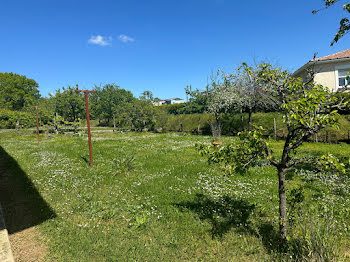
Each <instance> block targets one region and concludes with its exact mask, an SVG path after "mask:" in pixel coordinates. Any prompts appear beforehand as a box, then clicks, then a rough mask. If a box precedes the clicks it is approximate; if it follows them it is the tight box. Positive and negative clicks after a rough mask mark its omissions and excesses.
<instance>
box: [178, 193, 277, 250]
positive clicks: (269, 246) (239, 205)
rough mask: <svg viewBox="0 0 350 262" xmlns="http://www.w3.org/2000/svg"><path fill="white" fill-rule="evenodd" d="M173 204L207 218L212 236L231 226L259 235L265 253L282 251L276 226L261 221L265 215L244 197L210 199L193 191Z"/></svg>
mask: <svg viewBox="0 0 350 262" xmlns="http://www.w3.org/2000/svg"><path fill="white" fill-rule="evenodd" d="M175 206H177V207H178V208H179V209H180V210H182V211H185V210H190V211H192V212H193V213H195V214H197V215H198V217H199V219H200V220H201V221H207V222H209V223H210V225H211V230H210V233H211V234H212V237H213V238H216V237H219V238H220V237H222V236H223V235H224V234H226V233H227V232H229V231H230V230H231V229H232V228H234V230H235V231H236V232H241V233H246V234H250V235H253V236H255V237H257V238H260V239H261V241H262V244H263V245H264V247H265V248H266V250H267V252H268V253H276V252H277V253H278V252H282V251H283V250H281V245H280V241H279V238H278V231H277V229H276V228H275V227H274V226H273V225H272V224H271V223H269V222H266V221H264V222H263V220H264V217H265V215H263V214H260V213H261V212H259V210H257V208H256V206H255V205H253V204H250V203H249V202H247V201H245V200H241V199H235V198H232V197H229V196H224V197H222V198H219V199H212V198H210V197H208V196H205V195H203V194H197V195H196V198H195V199H194V200H193V201H186V202H181V203H177V204H175ZM253 211H254V212H255V213H259V214H260V215H261V217H259V218H255V220H256V223H255V226H253V225H252V223H251V221H250V219H249V218H250V216H251V214H252V213H253Z"/></svg>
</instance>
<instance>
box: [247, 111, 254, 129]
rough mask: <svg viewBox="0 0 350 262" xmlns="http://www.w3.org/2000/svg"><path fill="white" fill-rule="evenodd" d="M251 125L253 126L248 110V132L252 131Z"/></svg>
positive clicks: (250, 113)
mask: <svg viewBox="0 0 350 262" xmlns="http://www.w3.org/2000/svg"><path fill="white" fill-rule="evenodd" d="M252 124H253V120H252V111H251V110H249V113H248V129H249V130H252Z"/></svg>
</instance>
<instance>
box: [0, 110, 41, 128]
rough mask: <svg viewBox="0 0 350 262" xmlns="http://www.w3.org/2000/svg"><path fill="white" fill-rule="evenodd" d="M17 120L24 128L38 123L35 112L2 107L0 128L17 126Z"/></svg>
mask: <svg viewBox="0 0 350 262" xmlns="http://www.w3.org/2000/svg"><path fill="white" fill-rule="evenodd" d="M17 121H19V126H20V127H24V128H27V127H33V126H35V125H36V120H35V115H34V113H29V112H21V111H12V110H8V109H0V128H16V123H17Z"/></svg>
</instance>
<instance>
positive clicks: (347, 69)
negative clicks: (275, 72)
mask: <svg viewBox="0 0 350 262" xmlns="http://www.w3.org/2000/svg"><path fill="white" fill-rule="evenodd" d="M308 69H313V71H314V73H315V77H314V81H315V83H316V84H320V85H323V86H326V87H328V88H329V89H330V90H332V91H336V90H337V89H338V88H342V87H345V86H347V85H348V84H350V79H347V76H350V49H347V50H344V51H341V52H338V53H335V54H332V55H328V56H324V57H321V58H317V59H313V60H310V61H309V62H307V63H306V64H305V65H303V66H302V67H300V68H299V69H298V70H297V71H295V72H294V73H293V76H294V77H301V78H303V79H306V78H307V70H308Z"/></svg>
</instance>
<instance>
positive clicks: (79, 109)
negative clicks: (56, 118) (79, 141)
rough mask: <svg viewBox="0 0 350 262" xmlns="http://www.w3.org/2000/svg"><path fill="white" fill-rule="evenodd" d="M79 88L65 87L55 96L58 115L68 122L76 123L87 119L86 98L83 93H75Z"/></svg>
mask: <svg viewBox="0 0 350 262" xmlns="http://www.w3.org/2000/svg"><path fill="white" fill-rule="evenodd" d="M77 88H78V85H76V87H72V86H68V87H66V88H65V87H63V88H62V91H61V90H60V89H58V90H57V91H56V93H55V96H54V101H55V111H56V113H58V114H59V115H60V116H62V117H63V118H65V119H66V120H68V121H76V120H78V119H79V118H84V117H85V116H84V112H85V108H84V107H85V104H84V97H83V94H82V93H76V92H75V90H76V89H77Z"/></svg>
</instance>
